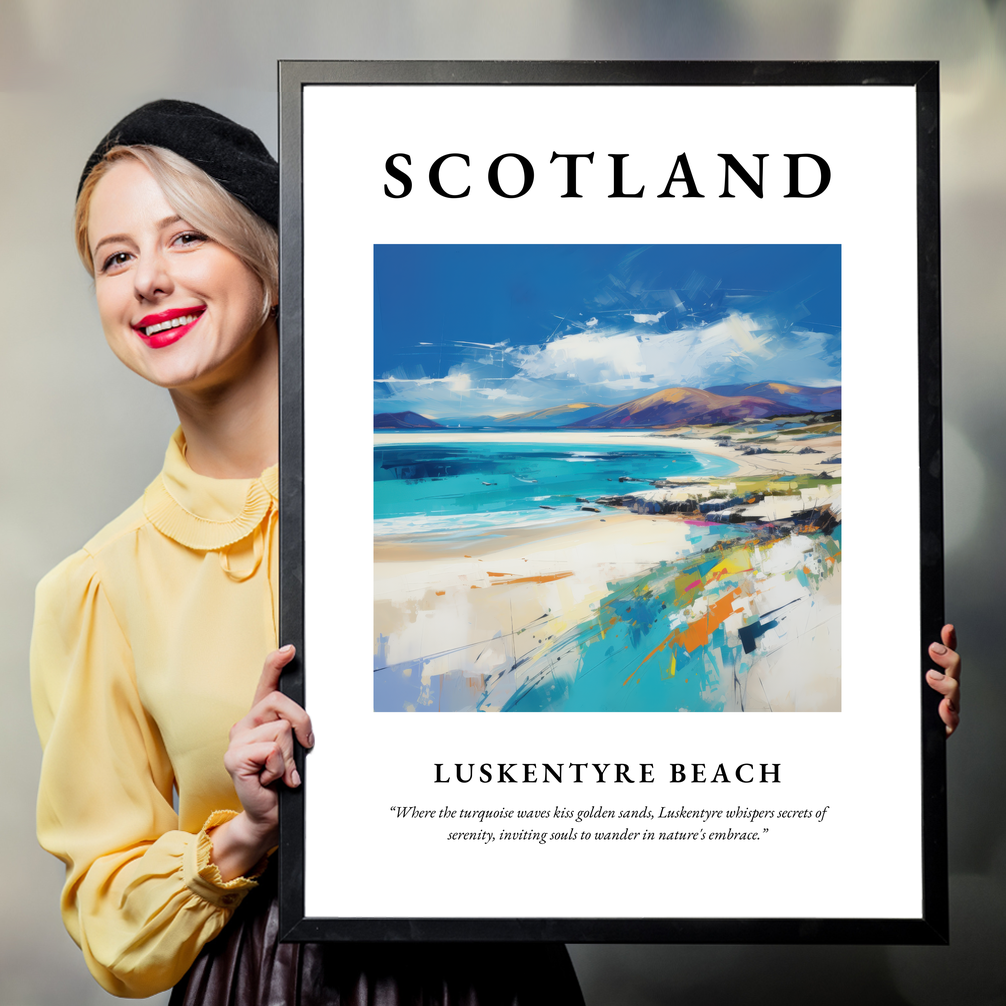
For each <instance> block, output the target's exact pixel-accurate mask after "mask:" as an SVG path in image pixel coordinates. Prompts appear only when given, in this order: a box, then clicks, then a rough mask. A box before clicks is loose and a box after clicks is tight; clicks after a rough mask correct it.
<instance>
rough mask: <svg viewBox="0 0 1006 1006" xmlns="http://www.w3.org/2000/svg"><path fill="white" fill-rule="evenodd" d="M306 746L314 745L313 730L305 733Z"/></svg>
mask: <svg viewBox="0 0 1006 1006" xmlns="http://www.w3.org/2000/svg"><path fill="white" fill-rule="evenodd" d="M307 746H308V747H309V748H313V747H314V732H313V731H312V732H311V733H309V734H308V735H307Z"/></svg>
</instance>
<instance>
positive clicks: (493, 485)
mask: <svg viewBox="0 0 1006 1006" xmlns="http://www.w3.org/2000/svg"><path fill="white" fill-rule="evenodd" d="M735 470H736V465H735V464H734V463H733V462H732V461H728V460H726V459H725V458H718V457H715V456H713V455H709V454H700V453H697V452H691V451H685V450H680V449H674V448H668V447H666V446H662V445H660V444H654V445H653V446H650V445H640V446H636V445H632V446H626V445H624V444H613V443H610V442H609V443H597V444H584V443H576V444H571V443H568V442H563V440H562V438H561V435H559V436H557V437H556V440H555V442H554V443H510V442H500V441H498V440H493V439H492V437H491V435H487V436H486V439H485V440H478V441H467V442H463V443H443V442H430V441H425V442H424V438H423V436H422V434H417V435H415V437H414V439H410V440H409V441H408V442H406V443H397V444H394V445H391V446H376V447H375V448H374V533H375V535H386V534H410V533H412V534H415V533H421V532H426V531H451V530H473V529H485V528H492V527H512V526H519V525H525V524H528V523H546V522H549V521H555V520H562V519H565V518H567V517H569V516H571V515H572V514H573V513H574V512H575V511H578V510H579V509H580V507H581V506H582V505H583V504H582V503H580V502H577V498H578V497H579V498H580V499H587V500H593V499H595V498H596V497H597V496H614V495H626V494H628V493H631V492H632V490H633V488H636V489H648V488H650V486H649V484H648V483H649V482H650V481H651V480H653V479H663V478H672V477H674V478H678V477H688V476H691V475H694V476H697V477H703V478H705V477H710V476H724V475H729V474H730V473H731V472H733V471H735ZM620 480H627V481H620ZM636 480H639V481H638V482H637V481H636Z"/></svg>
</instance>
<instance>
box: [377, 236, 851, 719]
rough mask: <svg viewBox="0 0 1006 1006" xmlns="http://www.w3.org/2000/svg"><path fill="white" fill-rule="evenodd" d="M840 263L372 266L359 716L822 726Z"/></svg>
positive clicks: (418, 253)
mask: <svg viewBox="0 0 1006 1006" xmlns="http://www.w3.org/2000/svg"><path fill="white" fill-rule="evenodd" d="M841 395H842V392H841V249H840V247H839V246H836V245H655V246H654V245H650V246H644V247H639V246H622V245H378V246H375V249H374V626H373V637H374V709H375V710H376V711H380V712H393V711H397V712H401V711H404V712H630V711H646V712H657V711H664V712H679V711H691V712H698V711H746V712H755V711H765V712H769V711H772V712H785V711H803V712H811V711H836V710H839V709H840V708H841V631H840V625H841V617H840V616H841V557H842V552H841V543H842V518H841V513H842V511H841V467H842V457H841V453H842V452H841V407H842V406H841Z"/></svg>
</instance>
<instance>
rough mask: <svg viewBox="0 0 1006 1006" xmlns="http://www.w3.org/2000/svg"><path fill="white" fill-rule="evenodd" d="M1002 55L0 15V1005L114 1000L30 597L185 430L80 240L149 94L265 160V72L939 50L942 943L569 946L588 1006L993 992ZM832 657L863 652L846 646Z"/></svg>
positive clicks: (747, 30)
mask: <svg viewBox="0 0 1006 1006" xmlns="http://www.w3.org/2000/svg"><path fill="white" fill-rule="evenodd" d="M1004 52H1006V4H1002V3H999V2H996V0H956V2H955V0H854V2H841V0H759V2H753V0H706V2H686V0H666V2H659V0H579V2H578V0H538V2H533V0H502V2H501V0H491V2H478V0H401V2H397V3H395V2H391V0H371V2H369V3H351V2H345V0H334V2H324V0H299V2H288V3H280V2H279V0H162V2H161V3H153V2H146V0H128V2H127V0H89V2H87V3H80V2H79V0H3V2H2V3H0V137H2V141H0V149H2V152H3V153H2V156H0V235H2V241H0V261H2V268H0V291H2V297H0V304H3V309H2V310H3V319H2V321H0V387H2V394H0V419H2V425H0V429H2V431H3V435H2V438H0V562H2V570H3V575H2V577H0V592H2V593H0V597H2V602H0V640H2V643H0V686H2V694H3V695H5V696H6V698H5V700H4V705H5V707H6V709H7V713H6V715H5V716H4V718H3V725H2V727H0V765H2V766H3V771H2V773H0V776H2V782H0V787H2V806H3V821H4V826H3V828H2V829H0V863H2V864H3V867H4V868H3V874H4V880H3V883H2V884H0V1006H36V1004H37V1006H41V1004H47V1006H48V1004H73V1006H85V1004H89V1003H99V1002H103V1001H106V1000H107V999H108V997H107V996H106V995H105V994H104V993H103V992H102V991H101V990H100V989H99V988H98V986H97V985H95V984H94V982H92V981H91V979H90V977H89V976H88V975H87V972H86V970H85V968H84V965H83V962H82V960H81V957H80V954H79V952H78V951H77V950H76V948H75V947H74V946H73V945H72V943H71V942H70V939H69V938H68V937H67V936H66V934H65V932H64V931H63V928H62V925H61V922H60V919H59V914H58V910H57V896H58V890H59V886H60V876H61V868H60V867H59V865H58V864H57V863H56V862H55V861H54V860H52V861H50V859H49V857H47V856H46V855H45V854H44V853H42V852H41V851H40V850H39V849H38V848H37V846H36V844H35V839H34V828H33V805H34V798H35V785H36V779H37V771H38V764H39V750H38V740H37V737H36V735H35V732H34V728H33V725H32V720H31V713H30V704H29V695H28V681H27V656H28V638H29V630H30V623H31V611H32V591H33V587H34V584H35V582H36V581H37V580H38V579H39V577H40V576H41V575H42V574H43V573H44V572H45V571H46V570H48V569H49V568H50V567H51V566H53V565H54V564H55V563H56V562H58V561H59V560H60V559H61V558H63V557H64V556H65V555H67V554H68V553H70V552H71V551H73V550H75V549H76V548H78V547H79V546H80V545H81V544H82V543H83V542H84V541H85V540H86V539H87V538H88V537H89V536H90V535H91V534H92V533H93V532H94V531H95V530H96V529H97V528H98V527H100V526H101V525H102V524H103V523H104V522H105V521H106V520H108V519H109V518H110V517H111V516H113V515H114V514H116V513H118V512H119V511H120V510H122V509H123V508H124V507H125V506H127V505H128V504H129V503H130V502H132V500H134V499H135V498H136V497H137V496H138V495H139V493H140V492H141V491H142V489H143V487H144V486H145V485H146V483H147V482H148V481H149V480H150V479H151V478H152V477H153V475H154V474H155V473H156V472H157V470H158V469H159V466H160V460H161V457H162V455H163V450H164V446H165V443H166V440H167V437H168V434H169V432H170V431H171V429H172V428H173V427H174V423H175V420H174V416H173V413H172V411H171V408H170V405H169V402H168V399H167V396H166V395H165V394H164V393H163V392H160V391H158V390H156V389H154V388H152V387H148V386H146V385H144V384H143V382H141V381H140V380H138V379H137V378H136V377H134V376H133V375H132V374H130V373H128V372H127V371H126V370H125V369H124V368H123V367H122V366H121V365H120V364H119V363H118V362H117V361H116V360H115V359H114V358H113V357H112V355H111V353H110V352H109V351H108V350H107V348H106V347H105V344H104V340H103V338H102V335H101V330H100V326H99V323H98V318H97V313H96V310H95V307H94V304H93V300H92V295H91V290H90V283H89V280H88V278H87V276H86V275H85V274H84V272H83V270H82V269H81V267H80V265H79V264H78V262H77V260H76V257H75V254H74V251H73V247H72V241H71V232H70V221H71V211H72V203H73V195H74V191H75V186H76V182H77V177H78V172H79V171H80V169H81V167H82V165H83V162H84V160H85V158H86V157H87V154H88V153H89V152H90V150H91V149H92V146H93V145H94V143H95V142H96V141H97V140H98V138H99V137H100V136H101V135H102V134H103V133H104V132H105V130H106V129H107V128H108V127H109V126H110V125H111V124H112V123H113V122H115V121H116V120H117V119H118V118H119V117H120V116H121V115H122V114H124V113H125V112H126V111H128V110H130V109H132V108H133V107H135V106H136V105H138V104H140V103H141V102H143V101H147V100H149V99H152V98H159V97H166V96H171V97H180V98H188V99H193V100H197V101H200V102H203V103H205V104H208V105H210V106H211V107H213V108H216V109H219V110H220V111H222V112H225V113H227V114H229V115H231V116H232V117H233V118H235V119H237V120H239V121H241V122H243V123H247V124H248V125H250V126H252V127H253V128H254V129H256V130H257V131H258V132H259V133H260V134H261V135H262V136H263V137H264V138H265V139H266V141H267V142H268V143H269V144H270V145H271V146H272V147H273V149H275V139H276V99H275V79H276V70H275V61H276V60H277V59H279V58H301V59H303V58H310V59H324V58H328V59H331V58H396V59H424V58H457V59H460V58H466V59H472V58H525V59H527V58H535V59H549V58H561V59H570V58H574V59H577V58H608V59H612V58H614V59H630V58H631V59H638V58H647V59H651V58H669V59H682V58H688V59H780V58H781V59H940V60H941V61H942V81H943V123H942V125H943V134H942V140H943V155H942V158H943V161H942V163H943V269H944V273H943V275H944V287H943V290H944V339H945V371H944V374H945V377H944V387H945V393H946V424H947V425H946V437H947V441H946V442H947V450H946V468H947V490H946V499H947V542H948V565H947V588H948V604H947V613H948V617H949V618H950V619H952V620H954V621H955V622H956V623H957V625H958V626H959V629H960V633H961V637H962V640H963V647H964V650H965V652H966V665H967V666H966V697H965V700H964V725H963V727H962V730H961V733H960V734H959V736H957V737H955V738H954V739H953V741H952V742H951V744H950V756H949V788H950V798H949V806H950V866H951V871H952V875H951V896H952V925H953V945H952V946H951V947H949V948H926V949H918V948H916V949H912V948H888V947H870V948H847V947H819V948H789V947H774V948H765V947H760V948H759V947H618V946H611V947H587V946H583V947H574V948H572V952H573V957H574V961H575V963H576V966H577V969H578V971H579V973H580V976H581V979H582V983H583V986H584V991H585V993H586V997H587V1002H588V1004H590V1006H601V1004H612V1003H618V1004H626V1006H643V1004H658V1003H688V1004H706V1003H709V1004H712V1003H723V1002H728V1001H729V1002H731V1003H736V1004H744V1003H761V1002H766V1003H768V1002H772V1003H778V1002H780V1001H781V1002H789V1001H798V1000H804V999H805V1000H807V1001H814V1002H818V1003H833V1002H834V1003H839V1002H843V1003H844V1002H847V1001H850V1000H852V1001H856V1002H859V1003H912V1004H920V1006H921V1004H928V1003H933V1004H936V1003H939V1004H942V1006H951V1004H955V1003H966V1004H992V1003H1003V1002H1006V963H1004V962H1006V954H1004V953H1003V945H1004V937H1006V920H1004V907H1006V783H1004V772H1003V769H1004V757H1003V754H1004V740H1003V731H1002V724H1003V722H1004V720H1003V712H1004V705H1006V685H1004V682H1003V678H1002V675H1001V659H1000V657H999V653H998V644H997V639H999V638H1000V631H999V630H1000V625H1001V623H1002V620H1003V614H1002V609H1003V605H1002V595H1001V593H1000V588H1001V585H1002V574H1001V567H1002V560H1003V545H1002V541H1003V535H1002V532H999V531H996V529H995V528H994V527H993V524H992V522H993V520H994V519H996V518H995V512H996V509H995V508H996V506H997V504H996V502H995V501H996V500H997V499H1001V498H1002V495H1003V489H1004V488H1006V486H1004V474H1003V473H1004V471H1006V437H1004V436H1003V430H1004V423H1003V420H1004V411H1006V406H1004V396H1003V393H1002V385H1003V382H1004V378H1006V369H1004V362H1006V360H1004V357H1006V349H1004V343H1003V339H1002V332H1001V329H1002V325H1003V313H1004V312H1003V300H1004V298H1003V294H1002V292H1001V289H1000V288H1001V287H1003V285H1004V282H1006V247H1004V244H1003V241H1002V238H1001V235H1002V233H1003V227H1004V225H1006V58H1004ZM854 638H855V631H854V630H853V639H854ZM846 659H847V660H854V661H865V662H867V663H869V661H870V653H869V652H868V651H865V650H863V651H859V652H857V650H856V648H855V646H854V645H853V646H851V647H849V649H848V652H847V655H846ZM882 670H883V669H882V668H877V672H878V673H882ZM878 771H883V766H878ZM892 784H896V781H893V780H892ZM862 840H863V841H864V842H869V840H870V835H869V827H868V825H867V824H866V823H864V830H863V836H862ZM669 868H670V869H673V868H674V867H673V864H672V865H671V866H670V867H669Z"/></svg>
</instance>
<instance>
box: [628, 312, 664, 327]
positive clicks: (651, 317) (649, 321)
mask: <svg viewBox="0 0 1006 1006" xmlns="http://www.w3.org/2000/svg"><path fill="white" fill-rule="evenodd" d="M665 314H667V312H666V311H661V312H660V313H659V314H631V315H629V317H631V318H632V320H633V321H634V322H635V323H636V324H637V325H656V323H657V322H658V321H660V319H661V318H663V316H664V315H665Z"/></svg>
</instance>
